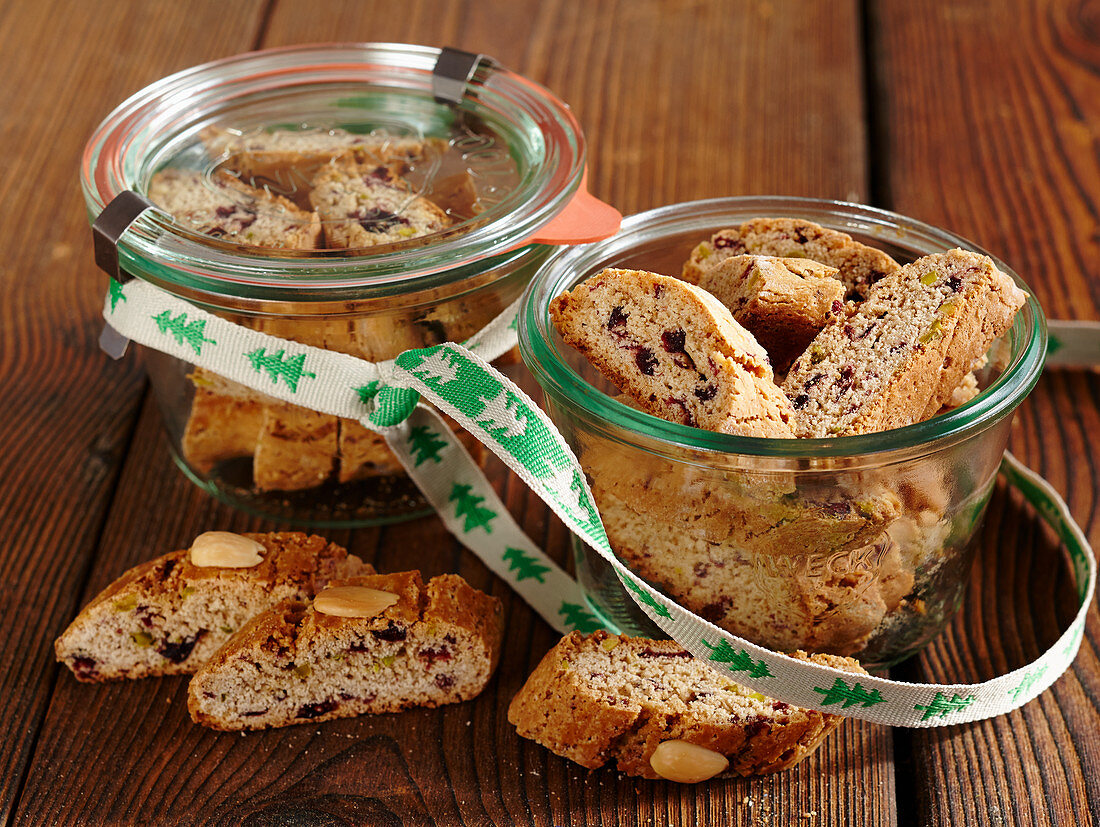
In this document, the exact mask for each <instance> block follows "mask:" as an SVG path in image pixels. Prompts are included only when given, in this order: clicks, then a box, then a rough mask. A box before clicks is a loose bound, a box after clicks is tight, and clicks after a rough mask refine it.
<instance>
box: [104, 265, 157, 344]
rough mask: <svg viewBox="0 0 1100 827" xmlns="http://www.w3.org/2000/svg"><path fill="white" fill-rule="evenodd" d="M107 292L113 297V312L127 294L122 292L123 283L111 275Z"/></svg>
mask: <svg viewBox="0 0 1100 827" xmlns="http://www.w3.org/2000/svg"><path fill="white" fill-rule="evenodd" d="M107 293H108V295H109V296H110V297H111V312H112V313H114V312H115V308H116V307H118V303H119V302H124V301H126V294H125V293H123V292H122V285H121V284H119V283H118V282H117V281H116V280H115V279H112V278H110V277H108V279H107ZM163 332H164V331H163V330H162V331H161V333H163Z"/></svg>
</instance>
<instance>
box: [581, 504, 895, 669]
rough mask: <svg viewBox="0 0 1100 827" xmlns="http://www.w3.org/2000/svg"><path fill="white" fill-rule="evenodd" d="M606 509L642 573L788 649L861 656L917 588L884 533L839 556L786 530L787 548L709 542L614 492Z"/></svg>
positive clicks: (688, 602) (609, 526) (619, 548)
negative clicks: (795, 542) (794, 541)
mask: <svg viewBox="0 0 1100 827" xmlns="http://www.w3.org/2000/svg"><path fill="white" fill-rule="evenodd" d="M597 502H598V505H599V508H600V514H601V516H602V517H603V522H604V528H605V529H606V531H607V539H608V542H609V543H610V544H611V547H612V548H613V549H614V550H615V554H616V555H617V556H618V557H619V559H621V560H622V561H623V563H625V564H626V565H627V566H629V567H630V568H631V569H632V570H633V571H634V572H635V573H636V574H638V576H640V577H642V578H643V579H645V580H647V581H649V582H651V583H653V584H654V585H656V586H658V587H660V588H661V589H663V590H664V591H665V592H667V593H668V594H669V595H671V596H672V597H673V598H675V599H676V600H677V601H678V602H679V603H681V604H682V605H683V606H685V607H686V608H688V609H691V610H692V611H693V612H695V613H696V614H698V615H700V616H701V617H703V618H705V619H706V620H709V621H710V622H711V623H714V624H715V625H717V626H721V627H722V628H724V629H726V630H728V631H730V632H733V633H734V634H736V635H740V636H742V637H745V638H748V639H749V640H753V641H755V642H757V643H760V644H761V645H764V646H770V647H772V648H774V649H779V650H781V651H791V650H793V649H800V648H805V649H813V650H815V651H821V652H830V653H833V654H838V655H851V654H855V653H857V652H859V651H860V650H862V649H863V648H864V647H865V646H866V645H867V644H868V642H869V641H870V639H871V638H872V636H873V635H874V634H875V631H876V630H877V629H878V627H879V624H880V623H882V622H883V621H884V619H885V618H887V617H888V616H889V615H890V613H892V612H894V611H895V610H896V609H897V608H898V607H899V606H901V605H902V603H903V601H904V599H905V597H906V596H907V595H908V593H909V592H910V591H911V590H912V587H913V583H914V575H913V571H912V570H911V569H910V568H908V567H906V566H905V565H904V563H903V561H902V558H901V556H900V554H899V550H898V549H897V547H896V546H895V545H894V544H893V543H892V542H891V541H890V539H889V537H888V536H887V535H886V533H885V529H883V530H882V531H881V532H880V534H879V537H877V538H876V539H875V541H874V542H873V543H870V544H867V545H864V546H859V547H854V546H849V547H848V548H847V549H846V550H845V551H837V552H833V553H831V554H830V553H828V552H827V551H826V549H829V548H831V546H830V545H829V543H830V542H831V541H832V538H829V539H827V540H825V541H824V542H822V543H821V544H820V545H817V544H815V542H814V537H813V535H812V534H811V533H810V532H808V531H806V530H802V531H801V532H799V534H800V535H801V536H800V537H798V541H800V542H801V543H802V544H799V545H793V544H791V543H784V542H782V538H783V537H784V535H783V533H782V531H777V532H775V539H776V540H779V541H780V542H776V543H774V544H771V545H768V544H765V543H758V544H756V545H755V546H752V547H751V548H750V547H746V546H745V545H742V544H741V543H739V542H737V540H736V538H733V537H731V538H730V539H729V540H726V541H712V540H708V539H706V538H705V537H702V536H700V535H699V534H697V533H695V532H693V531H692V530H691V526H692V523H691V520H690V519H688V518H687V517H686V515H685V517H684V519H682V520H677V521H665V520H662V519H660V518H659V517H658V518H655V517H654V515H652V514H650V513H649V512H647V511H640V512H639V511H636V510H635V509H634V508H632V507H631V506H630V505H628V504H627V503H626V502H624V501H623V500H621V499H619V498H618V497H616V496H615V495H614V494H610V493H604V494H602V495H601V496H600V497H598V500H597ZM863 522H864V523H865V524H870V523H871V521H863ZM822 529H823V530H824V531H826V532H829V531H830V528H829V527H827V526H822ZM832 532H833V533H834V534H835V533H836V532H835V529H832ZM786 536H788V537H792V536H795V535H794V534H793V533H792V534H788V535H786Z"/></svg>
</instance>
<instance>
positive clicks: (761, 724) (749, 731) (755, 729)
mask: <svg viewBox="0 0 1100 827" xmlns="http://www.w3.org/2000/svg"><path fill="white" fill-rule="evenodd" d="M767 728H768V724H767V723H766V722H765V721H761V720H759V719H757V720H755V721H750V722H749V723H747V724H745V735H747V736H748V737H749V738H752V737H753V736H755V735H759V734H760V733H761V732H763V731H764V730H766V729H767Z"/></svg>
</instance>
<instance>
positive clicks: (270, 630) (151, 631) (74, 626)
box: [55, 531, 504, 730]
mask: <svg viewBox="0 0 1100 827" xmlns="http://www.w3.org/2000/svg"><path fill="white" fill-rule="evenodd" d="M503 632H504V627H503V620H502V616H501V604H500V601H499V600H497V599H496V598H495V597H491V596H489V595H487V594H484V593H482V592H480V591H478V590H477V589H474V588H473V587H471V586H470V585H469V584H468V583H466V581H465V580H463V579H462V578H461V577H458V576H457V575H453V574H446V575H440V576H438V577H434V578H432V579H431V580H429V581H427V582H425V581H424V579H423V578H422V577H421V575H420V572H419V571H407V572H398V573H394V574H378V573H377V572H375V570H374V568H373V567H371V566H369V565H367V564H365V563H363V562H362V561H361V560H359V558H357V557H355V556H354V555H350V554H348V553H347V551H346V550H344V549H343V548H341V547H340V546H338V545H336V544H334V543H330V542H328V541H326V540H324V539H322V538H320V537H316V536H307V535H305V534H300V533H297V532H273V533H268V534H244V535H240V534H233V533H230V532H224V531H212V532H206V533H205V534H202V535H200V536H199V537H197V538H196V539H195V541H194V542H193V543H192V544H191V547H190V548H189V549H185V550H181V551H175V552H172V553H170V554H166V555H163V556H161V557H158V558H156V559H154V560H150V561H149V562H147V563H144V564H142V565H140V566H137V567H135V568H133V569H131V570H130V571H128V572H126V573H124V574H123V575H122V576H121V577H120V578H119V579H118V580H116V581H115V582H113V583H112V584H110V585H109V586H108V587H107V588H106V589H105V590H104V591H103V592H101V593H100V594H99V595H98V596H97V597H95V598H94V599H93V600H92V601H91V602H90V603H89V604H88V605H87V606H86V607H85V608H84V609H83V610H82V611H81V612H80V614H79V615H78V616H77V617H76V619H74V620H73V622H72V623H71V624H70V625H69V627H68V628H67V629H66V630H65V632H64V633H63V634H62V635H61V636H60V637H59V638H58V639H57V641H56V643H55V650H56V653H57V659H58V660H59V661H61V662H63V663H64V664H65V665H66V666H68V667H69V668H70V669H71V670H72V672H73V674H74V675H75V676H76V678H77V679H78V680H81V681H86V682H98V681H105V680H117V679H121V678H146V677H152V676H159V675H174V674H194V677H193V678H192V679H191V682H190V684H189V691H188V696H189V700H188V707H189V709H190V711H191V716H192V718H193V719H194V720H195V721H196V722H197V723H201V724H204V725H206V726H210V727H213V728H215V729H225V730H244V729H265V728H268V727H278V726H286V725H288V724H295V723H303V722H315V721H318V720H327V719H329V718H340V717H347V716H352V715H360V714H364V713H378V712H396V711H399V710H402V709H406V708H410V707H414V706H427V707H433V706H439V705H441V704H448V703H455V702H459V701H464V700H469V699H470V698H473V697H475V696H476V695H478V694H479V693H480V692H481V691H482V689H484V687H485V685H486V684H487V683H488V681H489V678H490V677H491V675H492V673H493V670H494V669H495V668H496V664H497V661H498V659H499V655H500V645H501V639H502V637H503Z"/></svg>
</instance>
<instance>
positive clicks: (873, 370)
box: [783, 250, 1026, 437]
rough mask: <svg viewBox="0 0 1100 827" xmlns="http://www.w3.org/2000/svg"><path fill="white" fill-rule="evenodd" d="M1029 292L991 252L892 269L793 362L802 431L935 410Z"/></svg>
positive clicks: (791, 387) (905, 421)
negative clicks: (865, 296)
mask: <svg viewBox="0 0 1100 827" xmlns="http://www.w3.org/2000/svg"><path fill="white" fill-rule="evenodd" d="M1025 300H1026V295H1025V294H1024V292H1023V291H1022V290H1020V289H1019V288H1018V287H1017V286H1016V284H1015V283H1014V282H1013V281H1012V279H1011V278H1009V277H1008V276H1006V275H1005V274H1004V273H1002V272H1001V271H1000V270H998V269H997V268H996V267H995V266H994V264H993V261H992V260H991V259H990V258H989V257H988V256H983V255H979V254H977V253H972V252H967V251H964V250H951V251H949V252H947V253H938V254H936V255H930V256H924V257H923V258H919V259H917V260H916V261H914V262H912V263H911V264H907V265H906V266H905V267H903V268H902V269H901V270H899V271H898V272H896V273H893V274H891V275H889V276H886V277H885V278H883V279H882V280H881V281H879V282H877V283H876V284H875V285H874V286H873V287H872V288H871V289H870V291H869V292H868V295H867V299H866V300H864V301H863V302H862V303H861V304H859V305H858V306H856V307H855V308H854V309H852V310H851V311H850V312H849V314H848V315H846V316H844V317H841V318H837V319H835V320H833V321H832V322H830V323H829V325H828V326H826V327H825V328H824V329H823V330H822V331H821V333H820V334H818V336H817V338H816V339H814V341H813V342H812V343H811V345H810V347H809V349H808V350H807V351H806V353H804V354H803V355H802V356H800V357H799V358H798V359H796V360H795V362H794V364H793V365H792V366H791V370H790V372H789V373H788V374H787V378H786V379H785V380H784V383H783V389H784V391H786V393H787V396H788V397H789V398H790V400H791V407H793V408H794V412H795V414H794V419H793V424H794V429H795V433H796V434H797V435H798V436H803V437H829V436H846V435H850V434H865V433H872V432H875V431H885V430H888V429H890V428H900V427H903V426H905V425H909V424H911V423H913V422H917V421H918V420H919V419H920V418H921V417H922V416H924V415H925V414H926V413H927V414H928V415H931V414H933V413H935V412H936V411H938V410H939V409H940V408H941V407H942V405H943V403H944V402H945V401H947V399H949V398H950V396H951V394H952V392H953V391H954V389H955V388H956V387H958V385H959V383H960V382H961V381H962V378H963V376H964V375H965V374H966V373H967V372H968V371H969V370H970V367H971V365H972V364H974V360H975V359H977V358H979V357H980V356H981V355H982V354H983V353H985V352H986V351H987V350H988V349H989V346H990V344H991V343H992V342H993V340H994V339H996V338H997V337H998V336H1000V335H1001V334H1003V333H1004V332H1005V331H1006V330H1008V328H1009V327H1010V326H1011V325H1012V320H1013V318H1014V317H1015V315H1016V311H1017V310H1019V309H1020V307H1022V306H1023V304H1024V301H1025Z"/></svg>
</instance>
